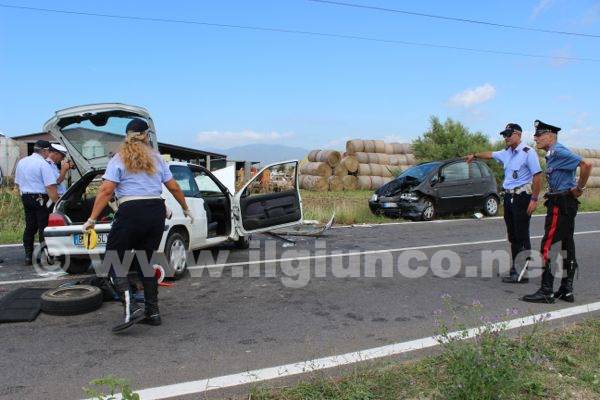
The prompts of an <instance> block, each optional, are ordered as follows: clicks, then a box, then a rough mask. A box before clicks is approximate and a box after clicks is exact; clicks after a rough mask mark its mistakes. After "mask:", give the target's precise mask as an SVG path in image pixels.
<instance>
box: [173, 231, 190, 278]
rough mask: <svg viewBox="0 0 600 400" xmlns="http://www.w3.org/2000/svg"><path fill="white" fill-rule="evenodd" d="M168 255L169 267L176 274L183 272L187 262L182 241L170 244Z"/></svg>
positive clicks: (177, 240) (178, 240)
mask: <svg viewBox="0 0 600 400" xmlns="http://www.w3.org/2000/svg"><path fill="white" fill-rule="evenodd" d="M169 254H170V257H169V261H170V262H171V267H173V269H174V270H175V272H176V273H181V272H183V270H184V269H185V265H186V262H187V254H186V250H185V243H183V241H182V240H180V239H176V240H174V241H173V243H172V244H171V251H170V253H169Z"/></svg>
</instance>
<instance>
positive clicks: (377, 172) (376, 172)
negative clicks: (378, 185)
mask: <svg viewBox="0 0 600 400" xmlns="http://www.w3.org/2000/svg"><path fill="white" fill-rule="evenodd" d="M369 168H370V169H371V176H383V166H382V165H379V164H369Z"/></svg>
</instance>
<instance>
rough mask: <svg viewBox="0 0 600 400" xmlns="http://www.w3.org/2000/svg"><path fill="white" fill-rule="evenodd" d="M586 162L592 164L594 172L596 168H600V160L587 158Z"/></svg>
mask: <svg viewBox="0 0 600 400" xmlns="http://www.w3.org/2000/svg"><path fill="white" fill-rule="evenodd" d="M585 161H587V162H589V163H591V164H592V171H593V170H594V168H600V158H585Z"/></svg>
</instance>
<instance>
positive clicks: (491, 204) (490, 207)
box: [486, 198, 498, 214]
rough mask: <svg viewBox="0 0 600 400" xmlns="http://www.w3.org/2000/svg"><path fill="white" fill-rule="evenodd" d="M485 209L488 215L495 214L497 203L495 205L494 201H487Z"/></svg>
mask: <svg viewBox="0 0 600 400" xmlns="http://www.w3.org/2000/svg"><path fill="white" fill-rule="evenodd" d="M486 209H487V212H488V213H489V214H495V213H496V211H498V203H496V200H495V199H493V198H492V199H488V201H487V203H486Z"/></svg>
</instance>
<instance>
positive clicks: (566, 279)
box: [554, 260, 577, 303]
mask: <svg viewBox="0 0 600 400" xmlns="http://www.w3.org/2000/svg"><path fill="white" fill-rule="evenodd" d="M576 270H577V261H575V260H571V261H565V262H563V274H566V276H563V278H562V279H561V281H560V288H558V291H557V292H556V293H554V297H555V298H557V299H561V300H564V301H566V302H568V303H573V302H575V296H573V280H574V279H575V271H576Z"/></svg>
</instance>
